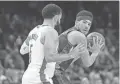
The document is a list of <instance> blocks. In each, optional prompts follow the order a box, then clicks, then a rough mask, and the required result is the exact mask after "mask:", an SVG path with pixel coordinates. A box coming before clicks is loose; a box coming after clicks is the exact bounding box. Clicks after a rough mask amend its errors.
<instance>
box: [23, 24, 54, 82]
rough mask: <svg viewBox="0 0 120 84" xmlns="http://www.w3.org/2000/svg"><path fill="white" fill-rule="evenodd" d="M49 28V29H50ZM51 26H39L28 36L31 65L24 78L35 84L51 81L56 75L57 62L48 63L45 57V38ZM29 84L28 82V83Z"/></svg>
mask: <svg viewBox="0 0 120 84" xmlns="http://www.w3.org/2000/svg"><path fill="white" fill-rule="evenodd" d="M48 27H49V28H48ZM49 29H52V28H50V26H45V25H38V26H37V27H35V28H34V29H33V30H31V32H30V33H29V35H28V38H29V65H28V68H27V70H26V71H25V73H24V75H23V78H24V79H26V80H27V79H28V80H29V81H34V82H33V83H35V82H36V83H38V82H41V81H42V82H43V81H51V78H52V77H53V75H54V70H55V64H56V63H55V62H51V63H47V62H46V60H45V57H44V36H45V33H46V31H48V30H49ZM27 83H28V82H27Z"/></svg>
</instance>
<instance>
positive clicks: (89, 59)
mask: <svg viewBox="0 0 120 84" xmlns="http://www.w3.org/2000/svg"><path fill="white" fill-rule="evenodd" d="M97 55H98V53H92V54H91V56H90V55H89V52H88V50H86V51H85V52H84V53H82V54H81V56H80V57H81V59H82V62H83V65H84V66H85V67H90V66H91V65H92V64H93V63H94V62H95V59H96V57H97Z"/></svg>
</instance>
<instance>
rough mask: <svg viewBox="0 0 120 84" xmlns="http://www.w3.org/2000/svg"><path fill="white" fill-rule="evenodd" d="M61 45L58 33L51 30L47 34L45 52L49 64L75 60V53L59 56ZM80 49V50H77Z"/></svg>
mask: <svg viewBox="0 0 120 84" xmlns="http://www.w3.org/2000/svg"><path fill="white" fill-rule="evenodd" d="M58 45H59V40H58V33H57V32H56V31H55V30H50V31H49V32H47V33H46V34H45V43H44V52H45V59H46V60H47V62H61V61H66V60H69V59H71V58H73V54H74V53H75V54H77V52H75V51H73V52H71V53H68V54H58V53H57V47H58ZM76 49H78V48H76Z"/></svg>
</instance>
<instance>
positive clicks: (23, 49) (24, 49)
mask: <svg viewBox="0 0 120 84" xmlns="http://www.w3.org/2000/svg"><path fill="white" fill-rule="evenodd" d="M29 40H30V38H29V36H28V37H27V39H26V40H25V41H24V42H23V44H22V46H21V48H20V54H22V55H24V54H27V53H28V52H29Z"/></svg>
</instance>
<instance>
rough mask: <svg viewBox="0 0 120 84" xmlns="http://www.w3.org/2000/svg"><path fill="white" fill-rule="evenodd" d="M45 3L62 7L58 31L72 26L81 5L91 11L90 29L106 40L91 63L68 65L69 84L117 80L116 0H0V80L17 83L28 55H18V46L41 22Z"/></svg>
mask: <svg viewBox="0 0 120 84" xmlns="http://www.w3.org/2000/svg"><path fill="white" fill-rule="evenodd" d="M49 3H55V4H57V5H59V6H60V7H61V8H62V9H63V17H62V20H61V26H59V27H56V30H57V31H58V32H59V34H61V33H62V32H63V31H65V30H67V29H68V28H70V27H72V26H74V21H75V17H76V14H77V13H78V12H79V11H80V10H83V9H85V10H88V11H91V12H92V13H93V15H94V21H93V23H92V27H91V30H90V32H93V31H97V32H100V33H102V34H103V35H104V37H105V40H106V47H105V49H104V51H102V52H101V53H100V54H99V56H98V57H97V59H96V61H95V63H94V64H93V65H92V66H91V67H89V68H86V67H84V66H82V63H81V62H80V61H76V62H75V63H74V64H72V65H71V66H70V67H69V69H68V70H67V71H66V76H67V78H68V79H70V80H71V82H72V84H119V82H118V81H119V2H118V1H103V2H102V1H85V2H83V1H57V2H55V1H34V2H33V1H24V2H22V1H10V2H9V1H6V2H4V1H0V84H21V77H22V74H23V73H24V71H25V70H26V68H27V65H28V61H29V58H28V54H26V55H24V56H21V55H20V53H19V49H20V46H21V45H22V43H23V41H24V40H25V39H26V37H27V35H28V33H29V31H30V30H31V29H32V28H34V27H35V26H37V25H40V24H42V21H43V18H42V15H41V10H42V8H43V7H44V6H45V5H46V4H49ZM81 79H82V80H81Z"/></svg>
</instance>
